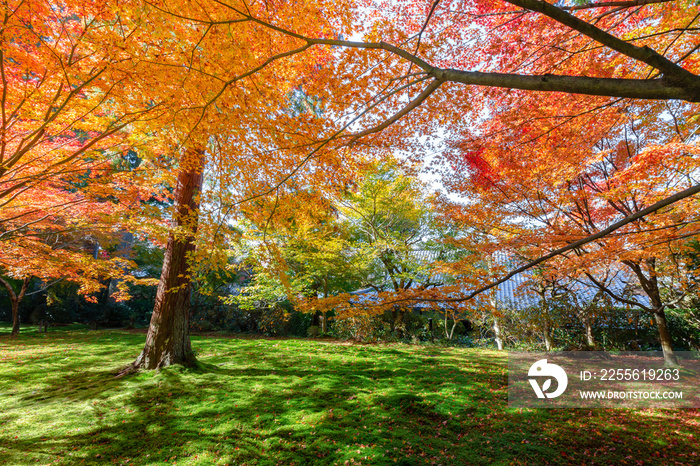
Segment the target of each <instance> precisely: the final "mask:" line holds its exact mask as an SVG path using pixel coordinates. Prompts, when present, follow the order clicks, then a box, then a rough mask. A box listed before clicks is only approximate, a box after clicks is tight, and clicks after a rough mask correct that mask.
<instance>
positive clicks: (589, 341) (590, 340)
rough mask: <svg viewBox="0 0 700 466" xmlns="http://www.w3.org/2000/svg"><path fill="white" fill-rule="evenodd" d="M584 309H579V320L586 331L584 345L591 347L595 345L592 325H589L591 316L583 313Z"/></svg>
mask: <svg viewBox="0 0 700 466" xmlns="http://www.w3.org/2000/svg"><path fill="white" fill-rule="evenodd" d="M584 312H585V311H581V312H580V314H579V316H580V318H581V322H582V323H583V330H584V331H585V333H586V345H588V346H590V347H591V348H594V347H595V338H594V337H593V325H591V318H590V317H589V316H587V315H585V314H584Z"/></svg>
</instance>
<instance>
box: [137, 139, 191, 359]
mask: <svg viewBox="0 0 700 466" xmlns="http://www.w3.org/2000/svg"><path fill="white" fill-rule="evenodd" d="M188 155H189V156H190V157H191V159H189V158H188V159H187V161H186V164H187V166H186V168H181V169H180V172H179V173H178V177H177V186H176V188H175V206H176V209H177V211H176V213H175V214H174V216H173V220H172V227H173V232H171V233H170V238H169V239H168V248H167V250H166V252H165V258H164V260H163V271H162V273H161V276H160V283H159V284H158V291H157V293H156V303H155V307H154V308H153V315H152V316H151V324H150V326H149V328H148V336H147V337H146V346H145V347H144V349H143V351H142V352H141V354H140V355H139V357H138V358H137V359H136V361H135V362H134V364H133V369H159V368H161V367H165V366H170V365H172V364H183V365H193V364H195V363H196V359H195V356H194V353H193V352H192V347H191V344H190V334H189V324H190V296H191V293H192V282H191V270H190V269H191V268H190V263H189V262H190V260H191V255H192V253H193V252H194V251H195V234H196V232H197V220H198V209H199V204H198V199H197V198H198V196H199V193H200V191H201V189H202V168H203V165H204V160H203V151H190V152H189V154H188ZM183 165H184V164H183V163H182V161H181V167H182V166H183ZM183 230H184V232H185V233H184V234H183Z"/></svg>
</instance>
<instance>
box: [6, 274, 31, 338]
mask: <svg viewBox="0 0 700 466" xmlns="http://www.w3.org/2000/svg"><path fill="white" fill-rule="evenodd" d="M30 280H31V277H27V278H25V279H24V280H23V281H22V288H21V289H20V292H19V295H18V294H16V293H15V290H13V289H12V285H11V284H10V282H8V281H6V280H5V279H3V278H2V277H0V283H2V284H3V285H4V286H5V289H7V293H8V294H9V295H10V307H11V308H12V332H11V333H10V336H12V337H13V336H15V335H17V334H18V333H19V303H20V302H21V301H22V299H23V298H24V294H25V293H26V292H27V287H28V286H29V281H30Z"/></svg>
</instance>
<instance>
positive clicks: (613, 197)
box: [449, 97, 698, 364]
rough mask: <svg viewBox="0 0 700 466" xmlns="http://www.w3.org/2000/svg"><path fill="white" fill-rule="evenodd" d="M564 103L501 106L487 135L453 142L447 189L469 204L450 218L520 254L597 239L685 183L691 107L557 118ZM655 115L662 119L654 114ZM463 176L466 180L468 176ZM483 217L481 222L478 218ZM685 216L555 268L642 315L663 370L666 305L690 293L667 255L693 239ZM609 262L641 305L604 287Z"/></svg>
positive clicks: (606, 241)
mask: <svg viewBox="0 0 700 466" xmlns="http://www.w3.org/2000/svg"><path fill="white" fill-rule="evenodd" d="M523 100H525V101H527V100H528V99H527V98H524V99H523ZM572 101H573V102H572ZM574 102H575V98H574V97H570V98H562V97H558V98H557V99H548V98H539V99H538V102H537V105H534V102H533V103H532V104H531V105H529V106H527V107H523V106H522V105H519V106H518V107H517V109H516V108H513V109H508V110H504V111H503V112H502V113H501V114H499V116H498V117H495V118H492V119H490V120H489V121H488V123H487V124H486V126H485V127H482V130H485V131H487V132H489V133H490V134H492V135H493V137H490V138H488V139H484V138H482V137H480V136H479V137H478V138H474V139H469V142H462V143H459V144H458V146H456V147H455V151H454V153H453V154H452V156H451V160H452V163H453V172H452V175H451V176H450V178H449V180H450V186H451V187H452V188H453V189H455V190H459V191H461V192H462V193H463V194H465V195H466V194H467V193H468V195H469V196H471V197H472V199H473V200H478V202H476V203H475V204H474V205H472V206H468V207H464V208H462V209H461V214H463V215H466V216H467V217H468V219H469V220H467V221H468V222H471V223H472V224H479V225H480V226H481V228H483V229H485V230H487V231H489V232H491V233H492V234H494V235H495V236H497V237H499V238H501V241H502V243H503V244H504V245H509V247H511V248H515V249H517V248H523V247H526V248H529V249H530V251H531V252H530V255H531V257H532V256H534V257H537V256H538V255H541V254H542V252H543V251H547V250H552V249H555V250H556V249H558V248H560V247H561V245H562V244H572V243H574V242H575V241H572V239H574V240H575V239H577V238H581V237H590V236H591V235H594V234H598V233H600V232H602V231H604V230H605V229H606V228H608V227H609V226H610V225H611V224H614V223H615V222H618V221H619V220H620V218H629V216H630V215H632V214H636V213H639V212H641V211H643V210H644V209H647V208H648V207H649V206H650V205H653V204H654V203H656V202H657V201H658V200H659V199H664V198H666V197H668V196H669V194H671V193H673V192H676V191H678V190H679V188H680V189H683V188H685V187H687V186H692V185H693V183H694V178H695V172H696V170H697V157H696V155H697V153H698V146H697V143H696V142H695V139H694V136H693V132H694V129H695V127H696V125H695V122H694V121H693V114H692V108H689V107H688V106H686V105H680V104H679V105H675V106H674V105H669V104H666V105H664V104H634V103H622V102H621V103H619V104H618V105H608V106H607V107H605V108H603V109H600V110H598V111H596V112H595V113H591V114H590V115H588V116H586V117H581V118H576V119H572V118H567V117H564V116H560V115H563V112H564V110H565V109H566V108H571V107H572V106H573V105H572V104H573V103H574ZM521 103H522V101H521ZM655 107H656V108H655ZM526 109H527V110H529V112H526V111H525V110H526ZM662 109H663V110H665V111H667V112H669V113H670V114H671V116H672V118H669V119H665V118H659V117H658V116H657V115H659V114H660V113H661V111H662ZM476 145H478V147H476ZM472 146H473V147H476V148H475V150H469V149H471V148H473V147H472ZM465 172H467V173H471V176H470V177H468V179H467V180H465V177H464V173H465ZM465 181H466V182H465ZM484 211H488V212H489V220H488V222H483V220H481V219H483V212H484ZM458 216H459V215H458ZM696 216H697V201H694V200H688V199H686V200H684V201H682V202H677V203H675V204H673V206H670V207H667V208H665V209H662V210H658V211H657V212H656V213H655V214H654V215H652V216H645V217H644V218H639V219H637V220H635V221H632V222H628V223H627V224H625V225H623V226H621V227H620V229H619V230H618V231H616V232H615V233H614V234H611V235H598V237H597V238H596V241H594V242H590V243H588V244H585V245H584V244H580V245H579V246H578V247H576V248H572V250H571V251H570V252H565V253H564V255H565V257H566V260H565V261H563V262H561V263H559V264H557V267H556V272H557V273H558V275H559V276H560V277H567V276H568V277H578V278H579V279H581V278H583V279H585V280H587V281H588V282H589V283H592V284H594V285H595V286H598V287H599V288H600V290H601V291H603V292H604V293H606V295H608V296H609V297H611V298H613V299H614V300H616V301H617V302H620V303H624V304H630V305H634V306H637V307H639V308H642V309H644V310H646V311H647V312H648V313H649V314H650V315H651V316H653V318H654V319H655V321H656V324H657V327H658V331H659V339H660V342H661V345H662V348H663V350H664V354H665V356H666V359H667V362H668V363H669V364H674V363H675V356H674V355H673V349H672V338H671V334H670V331H669V329H668V325H667V322H666V315H665V309H666V308H668V307H669V306H674V305H675V304H677V303H678V302H679V301H680V300H681V299H682V298H683V297H684V296H685V295H686V294H687V293H689V292H691V291H692V290H693V289H694V286H695V285H694V283H693V282H692V281H691V280H688V278H687V276H684V275H685V272H684V266H683V264H681V263H680V262H679V261H678V260H677V259H676V256H677V255H678V253H679V252H680V251H682V250H683V249H684V243H685V238H688V237H692V236H694V235H696V234H697V233H698V231H697V228H696V227H695V221H696V220H695V219H696ZM465 220H466V218H465ZM615 263H618V264H620V266H621V267H624V268H626V269H628V270H629V272H630V273H631V274H632V275H633V276H634V277H635V278H636V280H637V281H638V282H639V284H640V285H641V288H642V289H643V291H644V293H645V295H646V297H647V302H643V301H640V300H636V299H634V298H631V297H627V296H623V295H621V294H620V292H619V290H614V289H613V288H612V287H611V286H609V284H607V283H604V280H602V279H601V278H600V276H601V271H608V270H610V269H611V264H615ZM613 268H614V267H613ZM662 289H663V290H662ZM664 290H665V291H664Z"/></svg>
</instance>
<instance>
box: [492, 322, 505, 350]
mask: <svg viewBox="0 0 700 466" xmlns="http://www.w3.org/2000/svg"><path fill="white" fill-rule="evenodd" d="M493 334H494V335H495V336H496V348H498V351H503V339H502V338H501V327H500V325H498V317H496V316H493Z"/></svg>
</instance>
